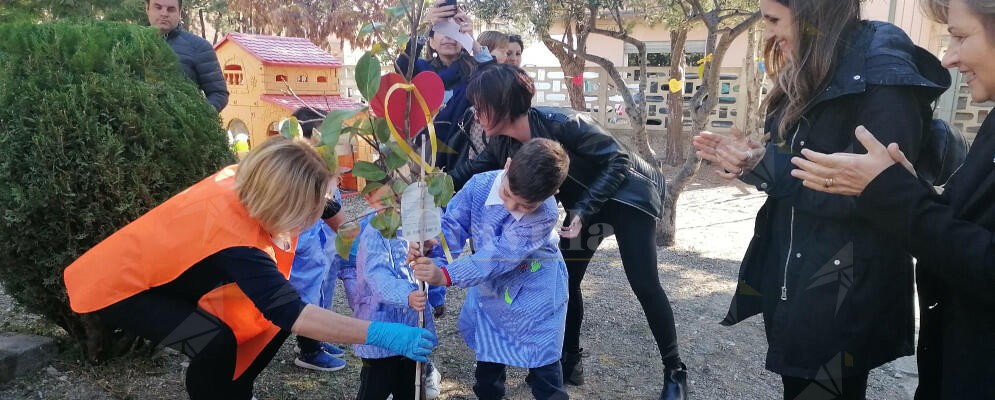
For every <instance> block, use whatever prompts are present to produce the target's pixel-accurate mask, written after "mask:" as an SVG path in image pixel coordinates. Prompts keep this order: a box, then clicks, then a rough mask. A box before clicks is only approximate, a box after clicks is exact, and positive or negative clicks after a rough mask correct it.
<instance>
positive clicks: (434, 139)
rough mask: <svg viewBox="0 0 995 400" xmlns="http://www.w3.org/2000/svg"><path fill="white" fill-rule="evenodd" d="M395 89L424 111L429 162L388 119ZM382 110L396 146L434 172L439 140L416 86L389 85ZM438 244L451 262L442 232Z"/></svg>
mask: <svg viewBox="0 0 995 400" xmlns="http://www.w3.org/2000/svg"><path fill="white" fill-rule="evenodd" d="M396 90H404V91H406V92H411V93H412V94H414V95H415V100H417V101H418V106H419V107H421V110H422V112H423V113H424V116H425V128H426V129H427V130H428V144H429V154H431V156H430V157H431V158H430V160H431V161H432V162H431V163H426V162H425V159H423V158H422V157H421V156H420V155H419V154H418V153H417V152H415V149H413V148H411V146H410V145H409V144H408V141H407V140H406V139H405V138H404V137H403V136H401V134H400V133H398V132H397V128H395V127H394V124H393V123H392V122H391V121H392V120H391V119H390V107H388V103H389V102H390V96H391V95H392V94H394V91H396ZM383 112H384V118H386V119H387V129H389V130H390V136H391V137H393V138H394V140H395V141H396V142H397V145H398V147H400V148H401V150H402V151H404V153H405V154H407V155H408V157H409V158H410V159H412V160H415V162H416V163H418V165H420V166H421V167H422V169H424V170H425V171H426V172H435V161H436V160H435V157H436V150H437V149H438V147H439V140H438V136H436V134H435V125H434V124H432V110H431V109H430V108H429V107H428V103H426V102H425V98H424V97H422V95H421V92H419V91H418V87H416V86H415V85H413V84H411V83H395V84H394V85H393V86H391V87H390V89H388V90H387V95H386V96H384V105H383ZM439 244H440V245H442V252H443V253H445V255H446V260H447V261H448V262H453V254H452V252H451V251H450V250H449V244H448V243H446V235H445V234H442V233H440V234H439Z"/></svg>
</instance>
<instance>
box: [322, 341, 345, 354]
mask: <svg viewBox="0 0 995 400" xmlns="http://www.w3.org/2000/svg"><path fill="white" fill-rule="evenodd" d="M321 349H322V350H324V351H325V352H326V353H328V354H331V355H333V356H335V357H339V358H341V357H342V356H344V355H345V349H343V348H342V347H339V345H336V344H331V343H328V342H321Z"/></svg>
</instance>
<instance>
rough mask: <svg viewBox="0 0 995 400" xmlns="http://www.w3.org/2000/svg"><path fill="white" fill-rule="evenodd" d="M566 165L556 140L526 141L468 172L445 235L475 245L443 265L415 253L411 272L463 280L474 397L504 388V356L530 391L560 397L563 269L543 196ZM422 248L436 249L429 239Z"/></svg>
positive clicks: (550, 204)
mask: <svg viewBox="0 0 995 400" xmlns="http://www.w3.org/2000/svg"><path fill="white" fill-rule="evenodd" d="M568 166H569V159H568V158H567V154H566V152H565V151H564V150H563V148H562V147H561V146H560V145H559V144H558V143H556V142H554V141H551V140H547V139H533V140H531V141H529V142H528V143H526V144H525V145H523V146H522V148H521V149H520V150H518V152H517V153H515V156H514V159H512V160H509V161H508V163H507V164H505V169H504V170H501V171H491V172H485V173H481V174H477V175H475V176H474V177H473V178H471V179H470V180H469V182H467V184H466V185H465V186H464V187H463V189H462V190H460V191H459V192H458V193H456V195H455V196H454V197H453V199H452V200H451V201H450V202H449V205H448V206H447V207H446V213H445V215H444V216H443V222H442V229H443V232H444V234H445V238H446V241H447V243H463V242H465V241H466V239H467V238H472V239H473V242H474V243H475V244H476V247H477V249H476V252H475V253H474V254H473V255H469V256H464V257H460V258H457V259H456V260H455V261H453V262H452V263H449V264H448V265H446V262H445V260H444V259H439V258H437V259H434V260H433V259H429V258H418V259H417V260H416V263H415V266H414V268H415V276H416V277H417V278H418V279H421V280H424V281H425V282H428V283H429V284H432V285H446V286H449V285H456V286H460V287H466V288H469V290H467V294H466V302H465V303H464V304H463V310H462V312H461V313H460V316H459V331H460V334H461V335H462V336H463V339H464V340H465V341H466V344H467V345H468V346H469V347H470V348H471V349H473V350H474V352H475V353H476V358H477V368H476V379H477V382H476V384H475V385H474V387H473V391H474V393H476V395H477V397H479V398H480V399H482V400H489V399H501V398H503V397H504V395H505V382H504V381H505V376H506V375H505V369H506V366H508V365H511V366H516V367H522V368H528V369H529V377H528V378H527V379H526V382H528V383H529V386H530V387H531V389H532V394H533V395H534V396H535V397H536V398H537V399H565V398H567V393H566V391H565V390H564V389H563V375H562V371H561V368H560V363H559V361H560V354H561V351H562V347H563V334H564V324H565V320H566V312H567V271H566V265H565V264H564V262H563V256H562V255H561V254H560V250H559V248H558V243H559V237H558V236H557V235H556V233H554V228H555V227H556V225H557V220H558V214H557V208H556V201H555V200H554V199H553V198H552V197H551V196H552V195H553V194H554V193H555V192H556V190H557V189H558V188H559V187H560V184H562V183H563V180H564V179H565V178H566V173H567V168H568ZM431 255H432V256H438V255H439V249H438V246H437V247H436V248H435V249H433V251H432V253H431ZM436 264H438V265H436ZM439 265H442V266H443V267H441V268H440V267H439Z"/></svg>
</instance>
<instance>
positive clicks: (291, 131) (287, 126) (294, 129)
mask: <svg viewBox="0 0 995 400" xmlns="http://www.w3.org/2000/svg"><path fill="white" fill-rule="evenodd" d="M280 135H282V136H283V137H285V138H287V139H294V138H297V137H300V136H301V123H300V122H298V121H297V118H296V117H290V118H284V119H281V120H280Z"/></svg>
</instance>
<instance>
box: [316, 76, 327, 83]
mask: <svg viewBox="0 0 995 400" xmlns="http://www.w3.org/2000/svg"><path fill="white" fill-rule="evenodd" d="M326 82H328V77H327V76H319V77H318V83H326Z"/></svg>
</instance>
